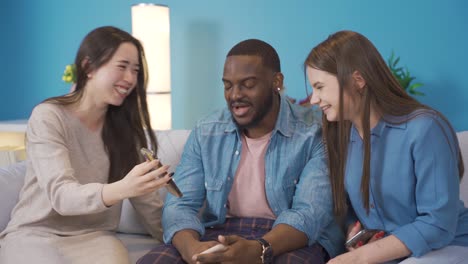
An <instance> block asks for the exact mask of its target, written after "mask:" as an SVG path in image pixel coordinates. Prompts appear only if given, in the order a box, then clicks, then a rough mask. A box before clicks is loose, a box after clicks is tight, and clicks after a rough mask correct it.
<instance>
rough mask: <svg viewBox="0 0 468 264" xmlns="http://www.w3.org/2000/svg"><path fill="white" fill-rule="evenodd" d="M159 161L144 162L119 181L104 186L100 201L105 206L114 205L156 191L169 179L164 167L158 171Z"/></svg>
mask: <svg viewBox="0 0 468 264" xmlns="http://www.w3.org/2000/svg"><path fill="white" fill-rule="evenodd" d="M158 164H159V161H158V160H153V161H146V162H143V163H141V164H138V165H136V166H135V167H133V169H132V170H131V171H130V172H129V173H128V174H127V175H126V176H125V177H124V178H123V179H121V180H120V181H117V182H114V183H110V184H106V185H104V187H103V189H102V200H103V202H104V204H105V205H106V206H111V205H114V204H116V203H118V202H120V201H122V200H124V199H126V198H132V197H136V196H140V195H145V194H147V193H150V192H153V191H156V190H157V189H159V188H161V187H163V186H165V185H166V184H167V182H168V181H169V180H170V179H171V177H170V176H169V174H168V173H167V170H168V168H169V166H167V165H164V166H162V167H160V168H158V169H156V168H157V167H158Z"/></svg>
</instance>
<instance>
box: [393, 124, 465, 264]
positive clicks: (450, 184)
mask: <svg viewBox="0 0 468 264" xmlns="http://www.w3.org/2000/svg"><path fill="white" fill-rule="evenodd" d="M421 131H422V134H421V135H420V136H419V140H417V141H416V142H415V144H414V147H413V152H412V154H413V159H414V171H415V176H416V179H417V180H416V189H415V199H416V207H417V212H418V216H417V217H416V219H415V221H414V222H412V223H409V224H406V225H403V226H401V227H399V228H397V229H396V230H394V231H393V232H392V234H393V235H395V236H396V237H397V238H398V239H400V240H401V241H402V242H403V243H404V244H405V245H406V246H407V247H408V249H409V250H411V252H412V256H415V257H418V256H421V255H424V254H425V253H427V252H429V251H431V250H433V249H438V248H441V247H444V246H447V245H448V244H449V243H450V241H452V240H453V238H454V236H455V231H456V228H457V221H458V213H459V212H458V200H459V176H458V167H457V166H458V163H457V161H458V156H457V150H456V146H457V144H456V141H455V140H456V139H455V138H453V135H452V133H451V132H450V131H449V129H448V128H447V127H446V125H445V123H444V122H443V121H441V120H440V119H431V121H428V125H427V127H426V128H424V129H421Z"/></svg>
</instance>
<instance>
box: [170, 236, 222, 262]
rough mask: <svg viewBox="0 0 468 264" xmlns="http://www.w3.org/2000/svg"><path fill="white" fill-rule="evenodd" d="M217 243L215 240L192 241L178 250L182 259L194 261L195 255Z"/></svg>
mask: <svg viewBox="0 0 468 264" xmlns="http://www.w3.org/2000/svg"><path fill="white" fill-rule="evenodd" d="M217 244H219V243H218V242H216V241H207V242H200V241H197V242H193V243H191V244H190V245H188V246H187V247H186V248H185V249H184V250H183V251H180V252H179V253H180V255H181V256H182V259H183V260H184V261H185V262H187V263H189V264H192V263H196V258H195V256H196V255H198V254H200V253H201V252H203V251H205V250H207V249H209V248H211V247H213V246H215V245H217Z"/></svg>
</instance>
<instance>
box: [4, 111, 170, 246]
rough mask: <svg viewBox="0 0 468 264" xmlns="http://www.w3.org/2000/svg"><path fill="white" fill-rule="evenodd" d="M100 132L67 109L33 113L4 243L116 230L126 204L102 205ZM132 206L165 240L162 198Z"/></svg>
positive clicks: (105, 167)
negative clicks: (19, 237)
mask: <svg viewBox="0 0 468 264" xmlns="http://www.w3.org/2000/svg"><path fill="white" fill-rule="evenodd" d="M100 132H101V131H96V132H93V131H90V130H89V129H88V128H87V127H85V126H83V125H82V123H81V122H80V120H79V119H78V118H76V117H74V116H73V115H72V114H71V113H70V112H69V111H68V110H66V107H64V106H60V105H54V104H50V103H43V104H40V105H38V106H37V107H36V108H35V109H34V110H33V113H32V115H31V118H30V119H29V123H28V129H27V145H26V147H27V154H28V163H27V172H26V178H25V183H24V186H23V188H22V190H21V192H20V197H19V202H18V204H17V205H16V207H15V208H14V210H13V212H12V215H11V220H10V223H9V224H8V226H7V228H6V229H5V230H4V231H3V232H2V234H0V238H2V237H3V236H5V235H6V234H7V233H10V232H13V231H16V230H24V229H32V230H36V231H41V232H46V233H52V234H58V235H67V236H68V235H79V234H85V233H90V232H94V231H113V230H116V229H117V226H118V224H119V220H120V211H121V207H122V203H121V202H120V203H118V204H116V205H114V206H111V207H109V208H108V207H106V206H105V205H104V203H103V201H102V188H103V186H104V184H105V183H107V179H108V172H109V159H108V156H107V154H106V152H105V150H104V145H103V142H102V140H101V134H100ZM122 140H125V139H122ZM130 202H131V203H132V205H133V206H134V207H135V209H136V211H137V212H138V213H139V215H140V219H141V220H142V222H143V224H144V225H145V227H146V229H147V230H148V231H149V232H150V233H151V234H152V235H153V236H154V237H155V238H157V239H159V240H160V241H162V230H161V213H162V201H161V199H160V197H159V195H158V193H157V192H154V193H151V194H148V195H145V196H141V197H137V198H133V199H130Z"/></svg>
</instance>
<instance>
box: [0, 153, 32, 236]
mask: <svg viewBox="0 0 468 264" xmlns="http://www.w3.org/2000/svg"><path fill="white" fill-rule="evenodd" d="M25 175H26V161H22V162H18V163H15V164H12V165H10V166H8V167H4V168H0V231H2V230H3V229H5V227H6V226H7V224H8V222H9V221H10V214H11V211H12V210H13V207H14V206H15V205H16V203H17V202H18V197H19V193H20V190H21V188H22V187H23V185H24V176H25Z"/></svg>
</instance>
